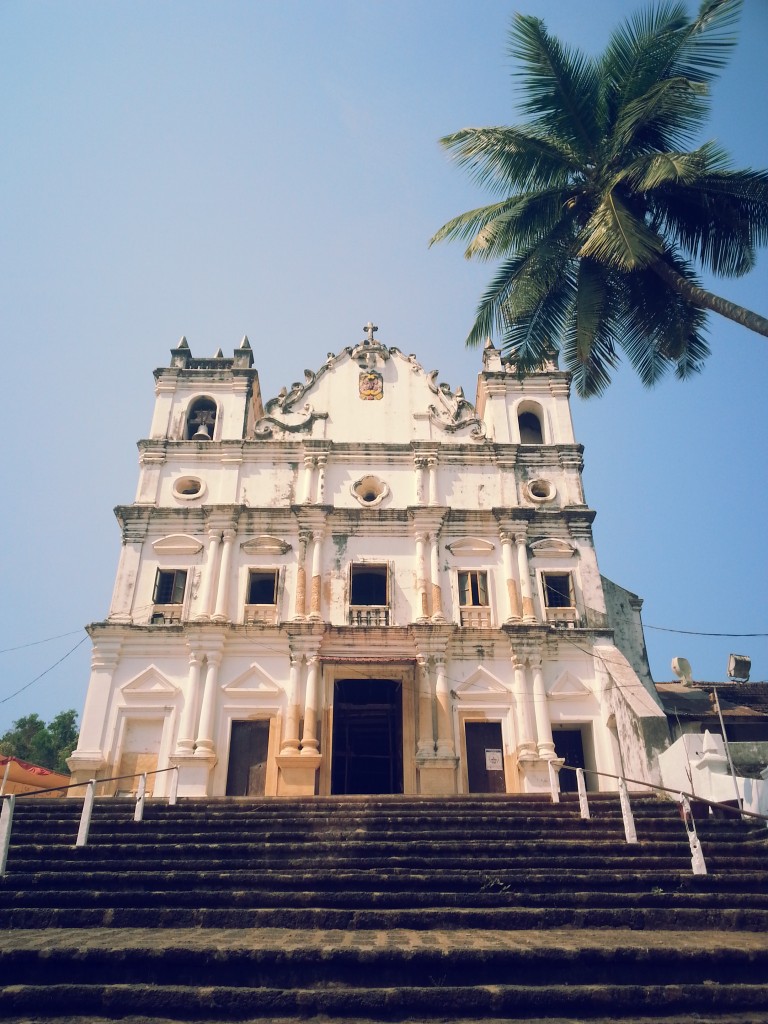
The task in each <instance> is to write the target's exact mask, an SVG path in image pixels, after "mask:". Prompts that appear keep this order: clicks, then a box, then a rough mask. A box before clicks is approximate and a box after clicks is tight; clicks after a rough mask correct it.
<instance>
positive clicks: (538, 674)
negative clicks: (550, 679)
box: [530, 655, 555, 761]
mask: <svg viewBox="0 0 768 1024" xmlns="http://www.w3.org/2000/svg"><path fill="white" fill-rule="evenodd" d="M530 663H531V672H532V673H533V710H534V714H535V716H536V735H537V736H538V749H539V757H542V758H544V759H545V760H547V761H551V760H552V758H553V757H554V756H555V743H554V740H553V739H552V723H551V722H550V720H549V705H548V703H547V690H546V687H545V686H544V673H543V672H542V663H541V658H540V657H539V656H538V655H534V656H533V657H532V658H531V659H530Z"/></svg>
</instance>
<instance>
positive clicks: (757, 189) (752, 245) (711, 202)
mask: <svg viewBox="0 0 768 1024" xmlns="http://www.w3.org/2000/svg"><path fill="white" fill-rule="evenodd" d="M704 151H706V152H707V153H708V154H709V155H711V156H712V163H713V164H714V166H715V167H716V168H717V167H722V166H723V165H724V164H725V163H727V161H726V159H725V156H724V154H722V153H720V151H718V150H717V149H715V148H714V147H711V146H707V147H702V151H700V152H704ZM707 163H709V161H706V162H705V166H704V167H703V169H702V171H701V173H700V174H699V175H698V176H697V177H692V178H691V179H689V180H686V181H681V182H672V181H670V182H667V183H664V184H663V185H661V186H660V187H659V188H657V189H655V190H654V191H652V192H651V193H650V194H649V195H648V197H647V198H648V209H649V213H650V215H651V217H652V220H653V223H654V226H656V227H657V229H658V230H659V231H660V232H661V233H663V234H664V235H665V236H669V238H670V240H671V241H672V243H673V244H674V243H677V244H678V245H679V246H680V247H681V248H682V249H683V251H684V252H685V253H686V254H688V255H689V256H691V257H693V258H695V259H697V260H699V261H700V262H701V265H702V266H703V267H705V268H706V269H707V270H710V271H712V272H713V273H715V274H719V275H722V276H724V277H739V276H741V275H742V274H745V273H747V272H748V271H749V270H751V269H752V267H753V266H754V263H755V250H756V248H757V247H759V246H761V245H765V244H766V243H768V172H766V171H752V170H746V171H740V170H738V171H737V170H719V169H715V170H712V169H710V166H707Z"/></svg>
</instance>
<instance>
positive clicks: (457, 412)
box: [427, 370, 485, 441]
mask: <svg viewBox="0 0 768 1024" xmlns="http://www.w3.org/2000/svg"><path fill="white" fill-rule="evenodd" d="M437 374H438V371H437V370H433V371H432V372H431V373H429V374H427V384H428V386H429V390H430V391H431V392H432V394H434V395H437V397H438V400H439V402H440V405H439V406H437V405H430V407H429V418H430V420H431V421H432V423H434V424H436V425H437V426H438V427H441V428H442V429H443V430H447V431H449V432H450V433H453V432H454V431H456V430H463V429H464V428H465V427H473V428H474V429H473V430H472V431H471V432H470V437H471V438H472V439H473V440H475V441H482V440H485V425H484V424H483V421H482V420H481V419H480V418H479V417H478V416H476V415H475V407H474V406H473V405H472V403H471V402H468V401H467V400H466V398H465V397H464V389H463V388H462V387H458V388H456V391H451V389H450V386H449V385H448V384H437V383H436V377H437Z"/></svg>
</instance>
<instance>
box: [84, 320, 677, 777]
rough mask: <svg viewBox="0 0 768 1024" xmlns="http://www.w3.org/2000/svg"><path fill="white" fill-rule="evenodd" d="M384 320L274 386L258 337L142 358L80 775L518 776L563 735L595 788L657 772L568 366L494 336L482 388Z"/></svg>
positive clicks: (637, 643) (644, 695) (644, 692)
mask: <svg viewBox="0 0 768 1024" xmlns="http://www.w3.org/2000/svg"><path fill="white" fill-rule="evenodd" d="M376 330H377V329H376V328H375V327H374V326H373V325H372V324H369V325H368V326H367V327H366V328H365V336H364V338H363V339H362V340H361V341H360V342H359V343H358V344H356V345H354V346H351V347H349V348H345V349H344V350H343V351H341V352H340V353H339V354H338V355H333V354H329V355H328V358H327V360H326V361H325V362H324V363H323V364H322V365H321V366H320V367H319V369H318V370H317V371H316V372H312V371H305V379H304V380H303V381H301V382H299V383H295V384H293V385H292V386H291V387H290V388H284V389H283V390H282V391H281V392H280V394H279V395H278V396H277V397H276V398H273V399H272V400H270V401H268V402H266V403H263V402H262V399H261V394H260V389H259V380H258V373H257V370H256V369H255V368H254V366H253V353H252V351H251V347H250V345H249V343H248V340H247V338H246V339H244V340H243V343H242V345H241V346H240V347H239V348H238V349H237V350H236V351H235V353H234V355H233V357H232V358H225V357H224V356H223V355H222V354H221V351H219V352H218V353H217V355H216V356H214V357H213V358H207V359H203V358H194V357H193V356H192V354H191V351H190V349H189V346H188V344H187V342H186V340H185V339H182V341H181V342H180V344H179V346H178V347H177V348H175V349H172V353H171V365H170V366H169V367H165V368H162V369H159V370H157V371H156V372H155V381H156V386H155V394H156V400H155V410H154V415H153V419H152V424H151V428H150V433H149V437H148V438H147V439H145V440H142V441H140V442H139V451H140V459H139V462H140V469H139V482H138V488H137V492H136V499H135V501H134V502H133V504H131V505H126V506H120V507H118V508H117V509H116V515H117V519H118V522H119V524H120V527H121V530H122V549H121V555H120V560H119V566H118V571H117V577H116V582H115V588H114V593H113V598H112V603H111V607H110V610H109V614H108V616H107V618H106V619H105V620H104V621H102V622H97V623H93V624H91V625H90V626H89V627H88V631H89V633H90V636H91V639H92V642H93V657H92V674H91V679H90V683H89V688H88V692H87V697H86V703H85V709H84V712H83V716H82V727H81V734H80V741H79V744H78V747H77V749H76V750H75V751H74V753H73V755H72V757H71V759H70V762H69V764H70V768H71V770H72V772H73V781H83V780H86V779H89V778H102V779H106V778H110V777H114V776H126V777H128V778H127V780H126V781H122V782H118V783H116V784H114V787H113V789H112V790H110V791H114V790H115V789H116V790H117V791H118V792H121V791H126V792H130V791H131V790H132V789H135V785H136V783H135V779H132V778H130V777H131V776H134V775H135V773H136V772H142V771H150V772H151V771H154V770H162V769H165V768H169V767H173V766H178V767H179V793H180V794H181V795H188V796H226V795H229V796H249V795H250V796H255V795H268V796H270V795H272V796H281V795H299V794H301V795H312V794H319V795H325V794H357V793H371V794H374V793H375V794H383V793H402V794H405V795H413V796H418V795H420V794H454V793H488V792H509V793H516V792H537V791H543V790H546V789H548V787H549V767H548V763H549V762H550V761H554V762H555V764H556V765H558V766H559V765H560V764H562V763H564V764H565V765H567V766H575V767H578V766H584V767H585V768H586V769H587V780H588V781H587V786H588V788H590V789H593V790H598V789H613V788H615V785H616V781H615V776H618V775H620V774H623V775H626V776H628V777H630V778H633V779H637V780H640V781H643V780H646V781H656V780H658V774H657V768H656V756H657V754H658V753H659V751H660V749H661V748H662V747H663V746H664V745H665V742H666V736H667V731H666V722H665V718H664V713H663V711H662V709H661V707H660V706H659V703H658V700H657V699H656V698H655V696H654V695H655V690H654V688H653V684H652V682H651V681H650V676H649V674H648V673H647V664H645V663H644V662H643V645H642V633H641V627H640V625H639V611H638V610H637V609H639V602H638V601H637V599H635V603H634V605H632V602H631V601H629V604H627V602H626V601H625V602H622V600H621V599H620V598H621V596H622V595H625V596H626V597H627V598H628V599H632V598H633V597H634V595H629V594H628V592H626V591H622V590H621V588H616V586H615V585H614V584H609V583H608V581H604V580H603V579H602V578H601V576H600V573H599V570H598V565H597V559H596V555H595V550H594V545H593V540H592V529H591V526H592V521H593V518H594V512H593V511H592V510H591V509H590V508H589V507H588V506H587V504H586V502H585V497H584V492H583V487H582V476H581V473H582V448H581V446H580V445H578V444H577V443H576V441H575V438H574V436H573V427H572V422H571V415H570V406H569V379H568V375H567V374H566V373H564V372H561V371H560V370H558V369H557V367H556V365H555V364H554V363H551V364H549V365H548V366H547V367H545V368H544V369H542V370H541V371H540V372H537V373H534V374H532V375H529V376H526V377H524V378H521V377H519V376H518V375H517V374H516V373H515V368H514V366H512V365H510V364H509V363H508V362H506V361H504V360H503V359H502V358H501V355H500V353H499V352H498V351H497V350H495V349H494V348H493V347H491V346H490V344H489V346H488V347H487V348H486V349H485V351H484V352H483V361H482V370H481V372H480V374H479V378H478V387H477V397H476V402H475V404H474V405H472V404H470V402H469V401H468V400H467V399H466V398H465V396H464V393H463V391H462V389H461V388H457V389H456V390H452V389H451V388H450V387H449V386H448V385H446V384H443V383H439V382H438V378H437V372H436V371H435V372H426V371H425V370H424V368H423V367H422V366H421V365H420V364H419V363H418V361H417V360H416V358H415V356H413V355H405V354H404V353H403V352H401V351H400V350H399V349H397V348H395V347H390V346H387V345H385V344H383V343H380V342H379V341H378V340H377V339H376V337H375V332H376ZM617 594H618V595H619V598H618V599H617ZM630 605H631V607H630ZM633 608H634V609H635V611H634V612H633V611H632V609H633ZM627 609H629V610H627ZM633 615H634V618H633ZM638 637H639V640H638ZM638 652H640V653H638ZM560 777H561V784H562V786H563V788H564V789H569V788H574V786H575V776H574V775H573V773H572V772H571V771H569V769H568V768H564V769H562V770H561V773H560ZM168 786H169V775H168V773H162V771H161V773H160V774H156V775H150V777H149V788H150V790H151V791H152V792H154V794H155V795H163V794H164V793H165V792H167V788H168Z"/></svg>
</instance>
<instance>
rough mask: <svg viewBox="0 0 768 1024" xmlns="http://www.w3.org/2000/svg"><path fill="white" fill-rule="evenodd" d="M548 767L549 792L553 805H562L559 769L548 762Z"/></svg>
mask: <svg viewBox="0 0 768 1024" xmlns="http://www.w3.org/2000/svg"><path fill="white" fill-rule="evenodd" d="M547 767H548V768H549V790H550V792H551V793H552V803H553V804H559V803H560V777H559V775H558V771H557V768H555V766H554V765H553V764H552V762H551V761H547Z"/></svg>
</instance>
